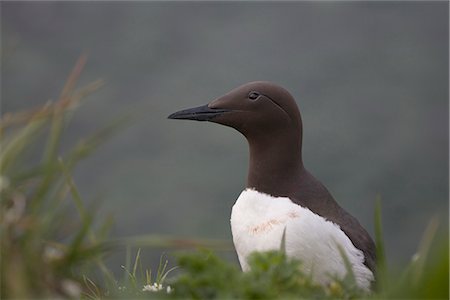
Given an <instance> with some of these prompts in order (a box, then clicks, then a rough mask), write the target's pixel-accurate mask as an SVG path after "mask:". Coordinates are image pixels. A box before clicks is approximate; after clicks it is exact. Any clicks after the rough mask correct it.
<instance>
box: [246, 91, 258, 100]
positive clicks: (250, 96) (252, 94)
mask: <svg viewBox="0 0 450 300" xmlns="http://www.w3.org/2000/svg"><path fill="white" fill-rule="evenodd" d="M258 97H259V93H258V92H250V93H249V94H248V99H250V100H256V99H258Z"/></svg>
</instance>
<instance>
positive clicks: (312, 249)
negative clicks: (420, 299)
mask: <svg viewBox="0 0 450 300" xmlns="http://www.w3.org/2000/svg"><path fill="white" fill-rule="evenodd" d="M285 228H286V240H285V241H286V244H285V245H286V249H285V250H286V254H287V255H288V256H290V257H295V258H297V259H300V260H301V261H302V262H303V268H304V269H303V270H304V272H306V274H312V277H313V279H314V280H315V281H317V282H319V283H321V284H327V283H328V282H330V281H331V279H332V275H337V276H339V277H343V276H345V274H346V269H345V265H344V262H343V259H342V256H341V254H340V252H339V249H338V246H337V245H338V244H339V245H340V246H341V247H342V249H343V250H344V251H345V253H346V256H347V257H348V259H349V261H350V263H351V265H352V267H353V272H354V274H355V278H356V281H357V283H358V285H359V286H360V287H361V288H363V289H369V287H370V282H371V281H373V279H374V278H373V274H372V272H371V271H370V270H369V269H368V268H367V267H366V266H365V265H364V255H363V253H362V251H361V250H359V249H357V248H356V247H355V246H354V245H353V244H352V242H351V241H350V239H349V238H348V237H347V235H345V233H344V232H343V231H342V230H341V229H340V227H339V226H338V225H337V224H335V223H332V222H330V221H327V220H326V219H324V218H323V217H321V216H319V215H317V214H315V213H313V212H312V211H310V210H309V209H307V208H304V207H301V206H299V205H297V204H295V203H293V202H292V201H291V200H290V199H289V198H286V197H272V196H270V195H267V194H264V193H260V192H257V191H255V190H252V189H246V190H244V191H243V192H242V193H241V195H240V196H239V198H238V199H237V200H236V203H235V204H234V206H233V209H232V212H231V231H232V233H233V242H234V246H235V248H236V252H237V254H238V257H239V262H240V264H241V267H242V269H243V270H244V271H247V270H248V264H247V262H246V258H247V256H248V255H249V254H250V253H251V252H254V251H268V250H278V249H280V245H281V239H282V235H283V231H284V230H285Z"/></svg>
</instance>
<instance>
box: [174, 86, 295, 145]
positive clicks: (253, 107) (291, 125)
mask: <svg viewBox="0 0 450 300" xmlns="http://www.w3.org/2000/svg"><path fill="white" fill-rule="evenodd" d="M169 119H188V120H197V121H210V122H214V123H219V124H222V125H226V126H229V127H232V128H235V129H236V130H238V131H239V132H241V133H242V134H243V135H244V136H245V137H247V139H255V138H262V139H267V140H272V139H273V138H274V135H277V134H283V133H284V132H286V131H288V132H292V133H294V132H295V133H296V135H297V138H299V137H300V135H301V132H302V124H301V118H300V112H299V110H298V108H297V104H296V103H295V100H294V98H293V97H292V96H291V95H290V94H289V92H288V91H286V90H285V89H284V88H282V87H280V86H278V85H275V84H273V83H270V82H265V81H255V82H250V83H247V84H244V85H242V86H240V87H238V88H236V89H234V90H232V91H230V92H228V93H227V94H225V95H223V96H221V97H220V98H218V99H216V100H214V101H212V102H210V103H209V104H207V105H204V106H200V107H195V108H191V109H186V110H182V111H179V112H176V113H173V114H171V115H170V116H169Z"/></svg>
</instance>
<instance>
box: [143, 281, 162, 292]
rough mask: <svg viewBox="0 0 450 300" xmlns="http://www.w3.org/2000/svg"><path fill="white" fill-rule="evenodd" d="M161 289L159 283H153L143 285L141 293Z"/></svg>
mask: <svg viewBox="0 0 450 300" xmlns="http://www.w3.org/2000/svg"><path fill="white" fill-rule="evenodd" d="M162 289H163V286H162V284H161V283H156V282H155V283H154V284H153V285H150V284H147V285H144V288H143V289H142V291H143V292H158V291H160V290H162Z"/></svg>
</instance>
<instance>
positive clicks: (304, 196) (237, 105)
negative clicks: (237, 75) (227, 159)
mask: <svg viewBox="0 0 450 300" xmlns="http://www.w3.org/2000/svg"><path fill="white" fill-rule="evenodd" d="M168 118H169V119H182V120H195V121H208V122H213V123H217V124H221V125H225V126H228V127H231V128H234V129H235V130H237V131H238V132H240V133H241V134H242V135H243V136H244V137H245V138H246V139H247V141H248V145H249V167H248V174H247V183H246V187H245V188H244V190H243V191H242V192H241V194H240V195H239V197H238V198H237V200H236V202H235V203H234V205H233V207H232V211H231V218H230V223H231V231H232V236H233V243H234V247H235V249H236V252H237V256H238V259H239V262H240V265H241V268H242V270H243V271H248V270H249V265H248V262H247V259H248V256H249V255H250V254H251V253H252V252H255V251H259V252H262V251H269V250H279V249H280V245H283V246H284V251H285V253H286V255H287V256H288V257H292V258H296V259H299V260H300V261H301V262H302V267H303V271H304V272H306V273H307V274H310V275H311V278H312V279H313V280H314V281H315V282H317V283H319V284H324V285H327V284H331V282H332V280H333V278H335V277H336V276H337V277H338V278H344V276H345V275H346V274H347V268H348V266H347V265H346V262H345V260H346V259H345V258H344V256H345V257H346V258H347V259H348V262H350V266H351V268H352V272H353V275H354V278H355V281H356V284H357V285H358V287H359V288H361V289H363V290H370V289H371V286H372V285H373V283H374V280H375V276H374V274H375V267H376V266H375V265H376V263H375V244H374V242H373V240H372V238H371V237H370V235H369V233H368V232H367V231H366V230H365V229H364V228H363V226H361V224H360V223H359V222H358V220H357V219H356V218H355V217H353V216H352V215H351V214H349V213H348V212H347V211H345V210H344V209H343V208H342V207H341V206H340V205H339V204H338V203H337V202H336V200H335V199H334V198H333V196H332V195H331V193H330V192H329V191H328V189H327V188H326V187H325V186H324V185H323V184H322V183H321V182H320V181H319V180H318V179H316V178H315V177H314V176H313V175H312V174H311V173H310V172H309V171H308V170H307V169H306V168H305V166H304V164H303V159H302V136H303V123H302V118H301V115H300V110H299V108H298V106H297V103H296V101H295V99H294V97H293V96H292V95H291V94H290V93H289V92H288V91H287V90H286V89H285V88H283V87H281V86H279V85H277V84H275V83H272V82H268V81H254V82H249V83H246V84H244V85H241V86H239V87H237V88H235V89H233V90H231V91H230V92H228V93H226V94H224V95H223V96H220V97H218V98H217V99H215V100H213V101H211V102H210V103H208V104H206V105H202V106H198V107H194V108H189V109H183V110H180V111H177V112H175V113H172V114H170V115H169V116H168Z"/></svg>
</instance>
